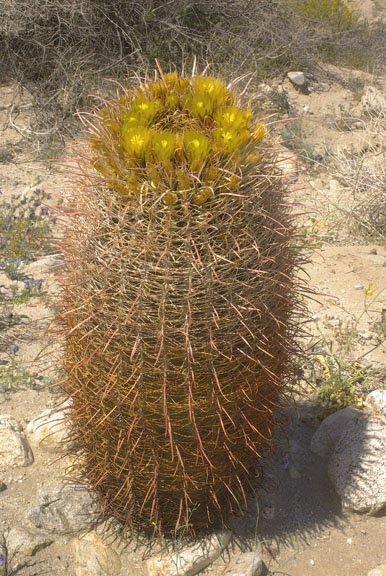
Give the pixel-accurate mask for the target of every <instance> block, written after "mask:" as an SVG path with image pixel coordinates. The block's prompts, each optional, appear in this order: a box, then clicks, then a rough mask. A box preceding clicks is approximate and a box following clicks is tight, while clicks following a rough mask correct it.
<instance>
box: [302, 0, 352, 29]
mask: <svg viewBox="0 0 386 576" xmlns="http://www.w3.org/2000/svg"><path fill="white" fill-rule="evenodd" d="M297 11H298V12H299V14H301V15H302V16H305V17H306V18H309V19H312V20H315V21H316V22H321V23H326V24H328V25H329V26H330V27H332V28H335V29H336V30H349V29H350V28H352V27H353V25H354V24H355V23H356V22H357V21H358V14H357V12H356V10H354V9H353V8H350V7H349V6H347V5H346V4H345V3H344V2H343V0H298V1H297Z"/></svg>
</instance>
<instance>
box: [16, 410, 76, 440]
mask: <svg viewBox="0 0 386 576" xmlns="http://www.w3.org/2000/svg"><path fill="white" fill-rule="evenodd" d="M67 417H68V413H66V412H65V411H64V410H60V411H56V412H55V411H53V410H51V409H50V408H49V409H48V410H44V412H42V413H41V414H40V415H39V416H37V418H34V419H33V420H31V422H29V423H28V425H27V428H26V432H27V435H28V438H29V440H30V441H31V443H32V444H35V445H36V446H41V447H43V448H53V449H57V447H58V444H60V443H61V442H64V441H65V439H66V435H67V430H68V429H67V426H66V423H65V420H66V418H67Z"/></svg>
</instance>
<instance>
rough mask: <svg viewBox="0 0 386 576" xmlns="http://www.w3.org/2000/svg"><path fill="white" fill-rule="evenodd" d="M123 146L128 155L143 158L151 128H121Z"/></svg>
mask: <svg viewBox="0 0 386 576" xmlns="http://www.w3.org/2000/svg"><path fill="white" fill-rule="evenodd" d="M122 140H123V147H124V149H125V150H126V152H127V153H128V154H130V156H135V157H136V158H144V157H145V153H146V150H147V148H148V145H149V143H150V140H151V130H149V129H148V128H145V127H144V126H133V127H127V126H123V128H122Z"/></svg>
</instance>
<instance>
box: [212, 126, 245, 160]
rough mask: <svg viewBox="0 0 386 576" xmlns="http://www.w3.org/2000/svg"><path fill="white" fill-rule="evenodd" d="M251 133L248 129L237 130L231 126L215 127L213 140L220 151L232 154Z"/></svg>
mask: <svg viewBox="0 0 386 576" xmlns="http://www.w3.org/2000/svg"><path fill="white" fill-rule="evenodd" d="M249 137H250V134H249V132H248V130H242V131H239V132H236V131H235V130H232V129H231V128H215V129H214V130H213V142H214V144H215V148H216V149H217V150H218V151H219V152H225V153H227V154H232V152H234V151H235V150H236V148H239V147H240V146H241V145H242V144H243V143H244V142H245V141H246V140H248V138H249Z"/></svg>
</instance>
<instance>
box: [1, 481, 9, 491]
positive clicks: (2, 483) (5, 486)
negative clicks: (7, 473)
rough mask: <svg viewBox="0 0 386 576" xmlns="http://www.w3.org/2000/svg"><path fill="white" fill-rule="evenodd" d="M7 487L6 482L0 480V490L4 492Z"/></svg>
mask: <svg viewBox="0 0 386 576" xmlns="http://www.w3.org/2000/svg"><path fill="white" fill-rule="evenodd" d="M6 489H7V485H6V483H5V482H3V481H2V480H0V492H4V490H6Z"/></svg>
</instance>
